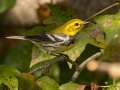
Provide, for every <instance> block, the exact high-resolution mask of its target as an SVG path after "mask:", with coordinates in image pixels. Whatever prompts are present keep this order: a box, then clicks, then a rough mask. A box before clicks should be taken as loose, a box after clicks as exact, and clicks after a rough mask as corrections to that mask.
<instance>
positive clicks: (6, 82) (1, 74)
mask: <svg viewBox="0 0 120 90" xmlns="http://www.w3.org/2000/svg"><path fill="white" fill-rule="evenodd" d="M18 74H19V71H17V70H16V69H15V68H12V67H8V66H0V90H3V89H4V88H5V86H6V88H9V89H10V90H18V79H17V77H16V76H17V75H18Z"/></svg>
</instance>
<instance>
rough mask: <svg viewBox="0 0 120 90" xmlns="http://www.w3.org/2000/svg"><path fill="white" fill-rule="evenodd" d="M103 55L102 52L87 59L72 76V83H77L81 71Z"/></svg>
mask: <svg viewBox="0 0 120 90" xmlns="http://www.w3.org/2000/svg"><path fill="white" fill-rule="evenodd" d="M101 54H102V53H101V52H98V53H95V54H94V55H92V56H91V57H89V58H87V59H86V60H85V61H84V62H82V63H81V64H80V65H79V66H78V68H77V70H76V71H75V72H74V74H73V76H72V81H75V80H76V79H77V78H78V76H79V75H80V73H81V71H82V70H83V69H84V67H85V66H86V64H87V63H88V62H90V61H92V60H94V59H96V58H97V57H99V56H100V55H101Z"/></svg>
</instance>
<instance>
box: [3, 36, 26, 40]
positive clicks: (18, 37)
mask: <svg viewBox="0 0 120 90" xmlns="http://www.w3.org/2000/svg"><path fill="white" fill-rule="evenodd" d="M5 38H6V39H20V40H26V38H25V36H7V37H5Z"/></svg>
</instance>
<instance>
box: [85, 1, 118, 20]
mask: <svg viewBox="0 0 120 90" xmlns="http://www.w3.org/2000/svg"><path fill="white" fill-rule="evenodd" d="M119 4H120V3H118V2H116V3H114V4H112V5H110V6H108V7H106V8H104V9H102V10H100V11H99V12H97V13H95V14H93V15H92V16H90V17H88V18H87V19H86V21H87V20H90V19H92V18H94V17H96V16H97V15H99V14H101V13H103V12H105V11H106V10H109V9H110V8H112V7H115V6H117V5H119Z"/></svg>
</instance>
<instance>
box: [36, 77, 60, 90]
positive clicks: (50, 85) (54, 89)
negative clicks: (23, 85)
mask: <svg viewBox="0 0 120 90" xmlns="http://www.w3.org/2000/svg"><path fill="white" fill-rule="evenodd" d="M37 84H38V85H39V86H40V88H42V90H59V89H58V88H59V84H58V83H57V82H56V81H55V80H53V79H52V78H49V77H47V76H44V77H41V78H40V79H39V80H38V81H37Z"/></svg>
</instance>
